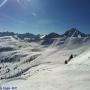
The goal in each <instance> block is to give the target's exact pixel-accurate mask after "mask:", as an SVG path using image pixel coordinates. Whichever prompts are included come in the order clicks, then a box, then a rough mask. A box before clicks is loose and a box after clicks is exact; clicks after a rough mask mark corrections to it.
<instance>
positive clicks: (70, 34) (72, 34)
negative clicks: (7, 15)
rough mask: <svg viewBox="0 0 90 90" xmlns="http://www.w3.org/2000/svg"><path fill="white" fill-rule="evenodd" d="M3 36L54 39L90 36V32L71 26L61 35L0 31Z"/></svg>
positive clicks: (24, 38)
mask: <svg viewBox="0 0 90 90" xmlns="http://www.w3.org/2000/svg"><path fill="white" fill-rule="evenodd" d="M2 36H13V37H14V38H16V39H21V40H29V39H30V40H38V39H45V40H46V39H52V38H60V37H87V36H90V34H85V33H82V32H80V31H79V30H77V29H76V28H71V29H70V30H68V31H66V32H65V33H64V34H62V35H59V34H57V33H54V32H52V33H50V34H48V35H40V34H38V35H34V34H31V33H24V34H19V33H14V32H0V37H2Z"/></svg>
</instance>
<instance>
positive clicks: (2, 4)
mask: <svg viewBox="0 0 90 90" xmlns="http://www.w3.org/2000/svg"><path fill="white" fill-rule="evenodd" d="M7 1H8V0H4V1H3V2H2V3H1V4H0V8H1V7H2V6H4V5H5V4H6V2H7Z"/></svg>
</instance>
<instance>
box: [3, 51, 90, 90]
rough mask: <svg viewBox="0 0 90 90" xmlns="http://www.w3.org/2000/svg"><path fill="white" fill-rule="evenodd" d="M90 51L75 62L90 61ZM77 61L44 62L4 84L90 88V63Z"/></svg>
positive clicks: (31, 89)
mask: <svg viewBox="0 0 90 90" xmlns="http://www.w3.org/2000/svg"><path fill="white" fill-rule="evenodd" d="M89 53H90V51H87V52H85V53H83V54H84V56H83V54H81V55H80V56H78V57H77V60H76V59H75V60H76V61H75V62H78V61H79V60H80V61H81V62H83V60H84V61H85V62H89V60H88V61H87V56H88V55H89ZM79 57H81V58H79ZM83 57H84V58H83ZM75 62H71V63H69V64H68V65H64V64H62V65H60V64H47V63H46V64H42V65H39V66H37V67H33V68H32V69H30V71H28V72H27V75H26V76H21V77H20V78H21V79H20V78H19V79H17V80H15V79H13V80H14V81H10V82H8V83H4V84H3V86H9V87H12V86H15V87H17V89H18V90H26V89H27V90H60V89H61V90H80V89H82V90H89V89H90V87H89V84H90V80H89V74H90V65H89V64H90V63H88V65H87V64H86V63H85V62H83V63H81V62H80V63H75ZM22 77H23V78H22ZM16 83H18V84H16Z"/></svg>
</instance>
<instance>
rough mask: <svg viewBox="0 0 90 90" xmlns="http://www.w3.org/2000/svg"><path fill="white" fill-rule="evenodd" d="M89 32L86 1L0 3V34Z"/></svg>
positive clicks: (16, 0) (89, 12)
mask: <svg viewBox="0 0 90 90" xmlns="http://www.w3.org/2000/svg"><path fill="white" fill-rule="evenodd" d="M72 27H75V28H77V29H79V30H80V31H82V32H85V33H90V0H0V31H13V32H20V33H23V32H30V33H34V34H38V33H42V34H44V33H45V34H47V33H49V32H56V33H60V34H62V33H64V32H65V31H66V30H68V29H70V28H72Z"/></svg>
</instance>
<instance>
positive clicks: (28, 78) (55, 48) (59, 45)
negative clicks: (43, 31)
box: [0, 30, 90, 90]
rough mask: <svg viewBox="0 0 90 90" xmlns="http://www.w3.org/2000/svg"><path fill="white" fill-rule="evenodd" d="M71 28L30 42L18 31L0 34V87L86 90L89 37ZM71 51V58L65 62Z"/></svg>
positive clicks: (89, 58)
mask: <svg viewBox="0 0 90 90" xmlns="http://www.w3.org/2000/svg"><path fill="white" fill-rule="evenodd" d="M71 31H72V30H71ZM71 31H67V32H69V33H66V34H65V35H64V36H63V35H58V34H56V33H51V34H49V35H47V36H45V37H44V38H41V39H38V40H35V41H34V40H33V41H31V42H27V41H25V40H21V39H20V38H19V37H18V35H13V36H12V35H11V36H8V35H7V36H1V37H0V87H1V88H3V87H5V86H6V87H7V86H8V87H10V88H12V87H13V86H15V87H16V88H17V90H60V89H61V90H80V89H82V90H89V89H90V87H89V86H90V85H89V84H90V81H89V75H90V62H89V60H90V55H89V53H90V37H89V36H87V35H85V36H83V35H84V34H83V35H82V33H81V32H79V31H77V30H76V31H75V30H73V31H72V32H71ZM70 32H71V33H70ZM78 35H81V36H78ZM40 36H41V35H38V36H37V37H40ZM50 40H51V41H50ZM42 43H43V44H42ZM46 46H47V47H46ZM71 55H73V58H72V59H71V60H70V61H69V62H68V64H65V61H68V60H69V59H70V56H71ZM73 77H74V78H73ZM54 81H55V82H54Z"/></svg>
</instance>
